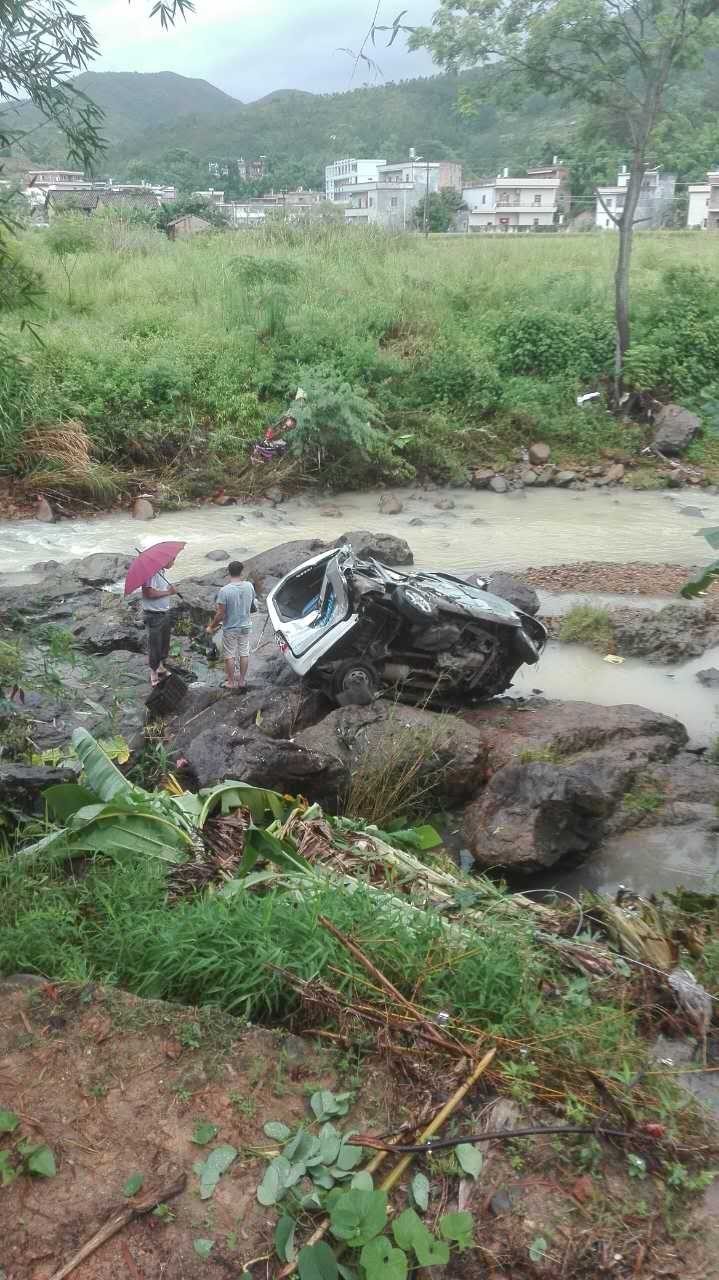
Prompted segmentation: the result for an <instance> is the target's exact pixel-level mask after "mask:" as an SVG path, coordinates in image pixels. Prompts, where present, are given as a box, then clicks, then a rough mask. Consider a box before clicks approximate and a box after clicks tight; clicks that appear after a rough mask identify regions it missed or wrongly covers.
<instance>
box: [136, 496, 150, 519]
mask: <svg viewBox="0 0 719 1280" xmlns="http://www.w3.org/2000/svg"><path fill="white" fill-rule="evenodd" d="M132 518H133V520H154V518H155V508H154V507H153V505H152V503H151V502H150V499H149V498H135V501H134V502H133V504H132Z"/></svg>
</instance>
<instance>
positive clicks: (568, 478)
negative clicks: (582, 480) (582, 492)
mask: <svg viewBox="0 0 719 1280" xmlns="http://www.w3.org/2000/svg"><path fill="white" fill-rule="evenodd" d="M576 478H577V473H576V471H558V472H557V474H556V476H555V477H554V483H555V484H556V485H557V487H558V488H559V489H566V488H567V487H568V486H569V485H570V484H572V482H573V481H574V480H576Z"/></svg>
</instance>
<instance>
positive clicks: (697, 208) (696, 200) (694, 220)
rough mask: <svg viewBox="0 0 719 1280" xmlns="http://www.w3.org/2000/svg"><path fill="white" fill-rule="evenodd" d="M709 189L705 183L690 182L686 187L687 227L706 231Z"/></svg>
mask: <svg viewBox="0 0 719 1280" xmlns="http://www.w3.org/2000/svg"><path fill="white" fill-rule="evenodd" d="M710 195H711V187H710V186H709V183H708V181H707V182H690V183H689V186H688V187H687V196H688V200H687V226H688V227H699V228H700V229H701V230H702V231H706V228H707V222H708V220H709V196H710Z"/></svg>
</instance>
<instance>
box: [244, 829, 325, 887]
mask: <svg viewBox="0 0 719 1280" xmlns="http://www.w3.org/2000/svg"><path fill="white" fill-rule="evenodd" d="M259 858H266V859H267V861H268V862H274V864H275V866H278V867H282V868H283V870H285V871H294V872H297V871H300V872H302V873H306V872H308V871H309V872H311V871H312V868H311V866H310V864H309V862H306V861H305V859H304V858H303V857H302V856H301V854H299V853H298V852H297V850H296V849H294V848H293V847H292V845H291V844H289V843H288V842H287V841H283V840H278V839H277V836H273V835H271V833H270V832H269V831H263V830H262V829H261V828H260V827H250V828H249V830H248V831H246V832H245V848H244V852H243V854H242V861H241V863H240V865H239V867H238V868H237V877H238V878H240V879H241V878H242V876H245V875H247V873H248V872H249V871H251V870H252V868H253V867H254V865H255V863H256V862H257V861H258V859H259Z"/></svg>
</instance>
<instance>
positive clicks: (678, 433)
mask: <svg viewBox="0 0 719 1280" xmlns="http://www.w3.org/2000/svg"><path fill="white" fill-rule="evenodd" d="M655 427H656V430H655V432H654V440H653V444H654V448H655V449H659V451H660V452H661V453H665V454H667V456H668V457H670V458H676V457H679V456H680V455H681V454H682V453H684V451H685V449H688V448H689V445H690V444H691V442H692V440H693V439H694V437H695V436H696V435H698V433H699V430H700V427H701V421H700V419H699V418H698V417H697V415H696V414H695V413H690V412H689V410H688V409H683V408H682V406H681V405H679V404H665V405H664V406H663V407H662V409H661V410H660V411H659V413H658V414H657V416H656V419H655Z"/></svg>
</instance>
